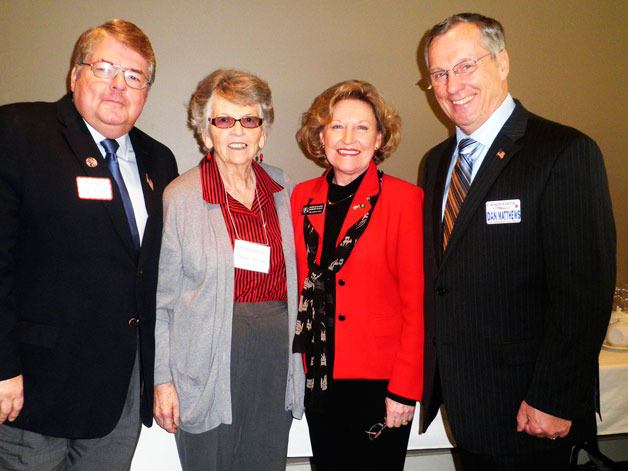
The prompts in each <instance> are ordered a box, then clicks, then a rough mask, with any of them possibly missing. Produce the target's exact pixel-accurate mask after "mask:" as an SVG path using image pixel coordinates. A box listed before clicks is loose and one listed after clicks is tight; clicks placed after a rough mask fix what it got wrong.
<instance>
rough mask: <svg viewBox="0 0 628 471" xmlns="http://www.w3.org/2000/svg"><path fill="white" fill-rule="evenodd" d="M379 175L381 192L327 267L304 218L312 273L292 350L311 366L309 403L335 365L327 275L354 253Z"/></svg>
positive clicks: (318, 394)
mask: <svg viewBox="0 0 628 471" xmlns="http://www.w3.org/2000/svg"><path fill="white" fill-rule="evenodd" d="M377 175H378V180H379V191H378V192H377V194H375V195H372V196H369V197H368V201H369V203H370V205H371V208H370V209H369V210H368V212H366V213H365V214H364V215H363V216H362V217H361V218H360V219H359V220H358V221H357V222H356V223H355V224H354V225H353V226H351V227H350V228H349V229H348V230H347V233H346V234H345V236H344V237H343V239H342V241H341V242H340V244H339V245H338V246H337V247H336V250H335V251H334V254H333V255H332V257H331V260H330V262H329V264H328V265H327V266H326V267H320V266H319V265H318V264H317V263H316V252H317V251H318V244H319V242H320V241H319V236H318V234H317V233H316V231H315V230H314V227H313V226H312V224H311V222H310V220H309V218H308V216H307V215H305V218H304V223H303V232H304V236H305V247H306V252H307V262H308V269H309V274H308V276H307V277H306V278H305V281H304V282H303V289H302V291H301V298H300V300H299V310H298V314H297V325H296V333H295V336H294V342H293V344H292V351H293V352H294V353H305V359H306V365H307V373H306V383H305V386H306V392H307V393H309V394H307V395H306V396H307V397H308V398H309V400H308V401H307V402H308V403H310V402H313V401H318V400H320V399H321V398H322V397H323V396H324V393H325V392H326V391H327V390H328V379H327V378H328V375H329V373H330V372H329V369H328V367H329V366H331V365H328V364H327V359H328V358H329V348H330V346H329V345H328V344H327V325H326V311H327V304H326V301H325V288H324V287H325V278H326V277H330V276H334V274H335V273H337V272H338V271H340V269H341V268H342V267H343V265H344V264H345V263H346V262H347V259H348V258H349V255H351V251H352V250H353V248H354V247H355V244H356V243H357V242H358V239H359V238H360V236H361V235H362V234H363V233H364V231H365V230H366V227H367V226H368V223H369V221H370V220H371V215H372V213H373V210H374V209H375V204H376V203H377V200H378V198H379V195H380V193H381V190H382V176H383V172H382V171H381V170H378V171H377ZM308 204H309V203H308Z"/></svg>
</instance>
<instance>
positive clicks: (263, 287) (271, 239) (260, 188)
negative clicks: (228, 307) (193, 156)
mask: <svg viewBox="0 0 628 471" xmlns="http://www.w3.org/2000/svg"><path fill="white" fill-rule="evenodd" d="M252 167H253V171H254V172H255V178H256V182H257V191H256V194H255V198H254V200H253V205H252V206H251V209H248V208H247V207H246V206H244V205H243V204H242V203H240V202H239V201H237V200H236V199H234V198H232V197H231V195H229V194H227V199H228V201H229V210H230V211H231V216H232V218H233V224H235V228H236V229H237V233H238V235H239V236H240V239H244V240H247V241H249V242H256V243H259V244H266V236H265V234H264V228H263V226H262V217H261V216H260V208H261V211H262V213H263V216H264V221H265V222H266V232H267V233H268V243H269V244H270V269H269V270H268V273H260V272H256V271H250V270H244V269H241V268H236V269H235V281H234V293H233V300H234V302H237V303H255V302H265V301H286V300H287V290H286V264H285V261H284V258H283V249H282V245H281V231H280V228H279V218H278V217H277V210H276V208H275V201H274V197H273V193H276V192H278V191H281V190H282V189H283V187H282V186H281V185H279V184H278V183H277V182H275V181H274V180H273V179H272V178H271V177H270V176H269V175H268V174H267V173H266V172H265V171H264V169H263V168H262V167H261V166H260V165H259V164H258V163H257V162H253V164H252ZM200 171H201V182H202V185H203V199H204V200H205V201H207V202H208V203H210V204H219V205H220V208H221V209H222V215H223V218H224V220H225V224H226V226H227V232H228V233H229V237H230V238H231V245H232V246H233V243H234V239H235V237H236V230H234V227H233V224H232V222H231V218H230V217H229V213H228V211H227V205H226V201H227V199H225V193H226V192H225V186H224V184H223V182H222V179H221V178H220V173H219V171H218V166H217V165H216V161H215V160H214V159H213V158H212V157H211V155H208V156H207V158H206V159H204V160H203V162H202V163H201V166H200Z"/></svg>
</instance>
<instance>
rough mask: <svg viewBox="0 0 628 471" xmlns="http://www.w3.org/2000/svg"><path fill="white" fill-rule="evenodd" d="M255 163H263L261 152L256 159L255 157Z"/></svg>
mask: <svg viewBox="0 0 628 471" xmlns="http://www.w3.org/2000/svg"><path fill="white" fill-rule="evenodd" d="M255 161H256V162H263V161H264V154H262V153H261V152H260V153H259V154H258V155H257V157H255Z"/></svg>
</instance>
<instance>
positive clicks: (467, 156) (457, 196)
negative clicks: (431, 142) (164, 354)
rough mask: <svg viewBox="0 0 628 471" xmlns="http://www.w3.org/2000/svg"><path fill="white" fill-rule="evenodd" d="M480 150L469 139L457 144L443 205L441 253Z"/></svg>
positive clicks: (463, 197)
mask: <svg viewBox="0 0 628 471" xmlns="http://www.w3.org/2000/svg"><path fill="white" fill-rule="evenodd" d="M479 148H480V145H479V142H477V141H474V140H473V139H471V138H470V137H466V138H464V139H462V140H461V141H460V143H459V144H458V159H457V160H456V166H455V167H454V171H453V173H452V174H451V183H450V184H449V193H448V194H447V202H446V203H445V217H444V218H443V251H444V250H445V249H446V248H447V242H448V241H449V236H451V232H452V231H453V229H454V224H455V223H456V218H457V217H458V213H459V212H460V208H461V207H462V203H463V202H464V199H465V198H466V197H467V193H468V192H469V187H470V186H471V174H472V172H473V162H474V161H475V159H476V158H477V154H476V151H477V150H478V149H479Z"/></svg>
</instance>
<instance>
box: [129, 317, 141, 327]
mask: <svg viewBox="0 0 628 471" xmlns="http://www.w3.org/2000/svg"><path fill="white" fill-rule="evenodd" d="M138 325H140V320H139V319H138V318H137V317H131V318H130V319H129V326H130V327H137V326H138Z"/></svg>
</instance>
